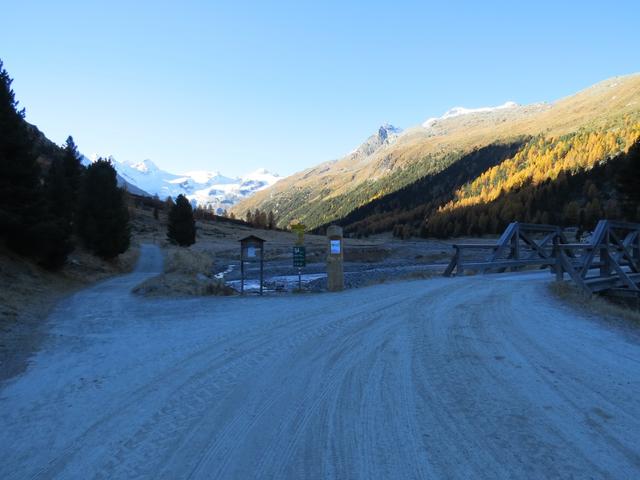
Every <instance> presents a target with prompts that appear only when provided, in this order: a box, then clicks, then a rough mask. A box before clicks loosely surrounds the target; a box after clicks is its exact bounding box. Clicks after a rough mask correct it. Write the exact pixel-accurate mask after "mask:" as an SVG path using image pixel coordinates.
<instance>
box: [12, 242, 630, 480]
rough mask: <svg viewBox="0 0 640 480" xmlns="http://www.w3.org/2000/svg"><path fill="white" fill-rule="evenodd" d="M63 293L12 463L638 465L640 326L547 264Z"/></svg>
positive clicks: (470, 468)
mask: <svg viewBox="0 0 640 480" xmlns="http://www.w3.org/2000/svg"><path fill="white" fill-rule="evenodd" d="M161 269H162V255H161V252H160V250H159V249H157V248H156V247H153V246H143V247H142V255H141V259H140V262H139V264H138V267H137V269H136V270H135V271H134V273H131V274H129V275H125V276H121V277H116V278H113V279H110V280H107V281H104V282H102V283H99V284H97V285H95V286H93V287H90V288H88V289H86V290H84V291H82V292H79V293H77V294H75V295H73V296H72V297H69V298H68V299H66V300H64V301H63V302H62V303H60V304H59V305H58V307H57V308H56V309H55V310H54V312H53V313H52V314H51V315H50V316H49V318H48V320H47V323H46V330H47V333H46V339H45V341H44V343H43V346H42V349H41V351H40V352H39V353H38V354H37V355H36V356H34V357H33V358H32V361H31V365H30V366H29V368H28V370H27V371H26V372H25V373H23V374H22V375H21V376H19V377H16V378H14V379H13V380H11V381H10V382H6V383H5V384H3V385H2V390H0V424H1V425H2V428H1V429H0V456H1V457H2V462H1V463H0V478H3V479H22V478H153V479H156V478H171V479H175V478H206V479H212V478H237V479H248V478H291V479H301V478H313V479H316V478H340V479H345V478H348V479H358V478H361V479H389V478H402V479H410V478H447V479H452V478H460V479H467V478H478V479H501V478H505V479H506V478H508V479H513V478H523V479H524V478H615V479H625V478H629V479H631V478H638V477H639V476H640V402H639V401H638V394H639V392H640V341H639V339H638V335H637V334H636V333H633V332H631V333H629V332H624V331H622V330H620V329H618V328H615V327H612V326H610V325H608V324H606V323H604V322H603V321H600V320H598V319H597V318H593V317H589V316H586V314H583V313H576V312H575V311H574V310H572V309H571V308H570V307H567V306H564V305H563V304H561V303H559V301H558V300H556V299H555V298H554V297H553V296H552V295H551V294H550V293H549V292H548V289H547V285H546V282H547V281H548V280H549V278H550V276H549V275H548V274H539V273H533V274H531V273H525V274H511V275H496V276H490V277H486V276H476V277H463V278H454V279H445V278H437V279H431V280H417V281H410V282H398V283H391V284H384V285H376V286H372V287H368V288H362V289H353V290H349V291H345V292H342V293H338V294H307V295H292V296H286V297H284V296H271V297H263V298H259V297H246V298H238V297H231V298H220V297H213V298H192V299H145V298H140V297H136V296H134V295H131V294H130V290H131V288H132V287H133V286H135V285H137V284H138V283H140V282H141V281H143V280H144V279H145V278H148V277H150V276H152V275H155V274H157V273H158V272H160V271H161Z"/></svg>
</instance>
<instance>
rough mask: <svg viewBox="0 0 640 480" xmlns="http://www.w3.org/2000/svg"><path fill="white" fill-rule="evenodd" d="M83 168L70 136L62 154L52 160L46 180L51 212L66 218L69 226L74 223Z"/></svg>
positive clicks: (58, 216)
mask: <svg viewBox="0 0 640 480" xmlns="http://www.w3.org/2000/svg"><path fill="white" fill-rule="evenodd" d="M83 169H84V167H83V166H82V164H81V163H80V154H79V153H78V149H77V147H76V145H75V143H74V141H73V137H71V136H69V137H68V138H67V141H66V143H65V145H64V149H63V153H62V156H61V157H59V158H55V159H54V160H53V161H52V163H51V166H50V167H49V172H48V174H47V178H46V180H45V187H46V193H47V199H48V201H49V204H50V212H51V213H52V214H53V215H54V216H55V217H57V218H60V219H63V220H66V221H67V223H69V226H71V224H72V221H73V217H74V214H75V210H76V206H77V201H78V190H79V187H80V177H81V175H82V171H83Z"/></svg>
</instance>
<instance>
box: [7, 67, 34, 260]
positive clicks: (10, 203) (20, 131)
mask: <svg viewBox="0 0 640 480" xmlns="http://www.w3.org/2000/svg"><path fill="white" fill-rule="evenodd" d="M12 82H13V80H12V79H11V78H10V77H9V74H8V73H7V71H6V70H5V69H4V68H3V63H2V61H1V60H0V236H1V237H3V238H5V239H6V241H7V244H8V245H9V247H11V248H12V249H14V250H16V251H18V252H20V253H33V251H34V250H35V249H36V248H37V247H36V245H35V244H34V236H33V235H32V232H30V230H31V228H32V227H33V226H34V225H35V224H36V223H38V222H39V221H40V219H41V217H42V212H43V210H44V204H43V201H44V197H43V195H42V191H41V189H40V181H39V175H40V169H39V167H38V164H37V162H36V157H35V155H34V154H33V149H32V145H31V140H30V138H29V132H28V130H27V125H26V123H25V121H24V109H22V110H19V109H18V102H17V101H16V99H15V95H14V92H13V90H12V89H11V83H12Z"/></svg>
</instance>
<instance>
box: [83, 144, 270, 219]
mask: <svg viewBox="0 0 640 480" xmlns="http://www.w3.org/2000/svg"><path fill="white" fill-rule="evenodd" d="M97 158H98V155H92V156H91V160H90V161H95V160H97ZM106 158H108V159H109V160H110V161H111V163H113V165H114V167H115V169H116V171H117V172H118V175H119V176H120V177H121V178H122V179H123V180H124V181H125V182H126V183H127V184H129V185H133V186H134V187H135V188H138V189H140V190H142V191H143V192H146V193H147V194H149V195H157V196H158V197H160V198H161V199H163V200H164V199H165V198H167V197H173V198H175V197H177V196H178V195H180V194H182V195H185V196H186V197H187V198H188V199H189V200H190V201H191V203H192V204H194V205H198V206H203V207H208V206H209V205H211V207H212V208H213V209H214V210H215V211H216V213H218V214H220V213H223V211H225V210H228V209H229V208H230V207H231V206H233V205H235V204H236V203H238V202H239V201H240V200H242V199H244V198H247V197H249V196H251V195H252V194H254V193H255V192H257V191H259V190H262V189H263V188H267V187H270V186H271V185H273V184H274V183H276V182H277V181H278V180H280V178H281V177H280V176H279V175H277V174H274V173H271V172H269V171H268V170H266V169H263V168H261V169H258V170H255V171H253V172H251V173H248V174H246V175H243V176H241V177H226V176H224V175H222V174H221V173H220V172H217V171H214V172H209V171H202V170H198V171H191V172H186V173H184V174H182V175H178V174H174V173H170V172H167V171H165V170H162V169H161V168H159V167H158V166H157V165H156V164H155V163H153V162H152V161H151V160H148V159H147V160H142V161H141V162H132V161H121V160H117V159H115V158H114V157H112V156H109V157H106Z"/></svg>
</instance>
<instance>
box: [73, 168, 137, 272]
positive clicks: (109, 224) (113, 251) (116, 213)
mask: <svg viewBox="0 0 640 480" xmlns="http://www.w3.org/2000/svg"><path fill="white" fill-rule="evenodd" d="M124 195H125V192H124V190H122V189H121V188H118V182H117V178H116V171H115V169H114V168H113V165H111V162H109V161H108V160H104V159H98V161H96V162H94V163H93V164H91V165H90V166H89V167H88V168H87V171H86V172H85V175H84V181H83V184H82V188H81V189H80V196H79V205H78V234H79V236H80V237H81V238H82V240H83V241H84V243H85V245H86V246H87V248H89V249H90V250H92V251H93V252H94V253H95V254H96V255H98V256H100V257H103V258H107V259H108V258H113V257H115V256H117V255H118V254H120V253H123V252H125V251H126V250H127V248H129V242H130V230H129V211H128V210H127V206H126V203H125V198H124Z"/></svg>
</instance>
